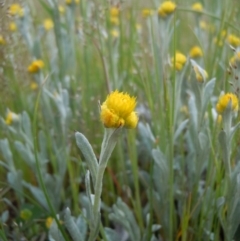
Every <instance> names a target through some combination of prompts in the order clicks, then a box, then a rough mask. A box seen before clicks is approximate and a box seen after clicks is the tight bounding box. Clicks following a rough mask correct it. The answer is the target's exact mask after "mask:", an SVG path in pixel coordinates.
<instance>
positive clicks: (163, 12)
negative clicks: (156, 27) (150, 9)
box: [158, 1, 177, 17]
mask: <svg viewBox="0 0 240 241" xmlns="http://www.w3.org/2000/svg"><path fill="white" fill-rule="evenodd" d="M176 7H177V6H176V4H175V3H174V2H172V1H165V2H163V3H162V4H161V5H160V7H159V8H158V14H159V15H160V16H161V17H167V16H168V15H170V14H171V13H173V12H174V11H175V9H176Z"/></svg>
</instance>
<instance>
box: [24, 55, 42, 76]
mask: <svg viewBox="0 0 240 241" xmlns="http://www.w3.org/2000/svg"><path fill="white" fill-rule="evenodd" d="M43 67H44V62H43V61H42V60H41V59H37V60H34V61H33V62H32V63H31V64H30V65H29V66H28V72H29V73H32V74H34V73H37V72H39V70H40V69H42V68H43Z"/></svg>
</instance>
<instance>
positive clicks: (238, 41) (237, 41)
mask: <svg viewBox="0 0 240 241" xmlns="http://www.w3.org/2000/svg"><path fill="white" fill-rule="evenodd" d="M227 40H228V43H229V44H231V45H232V46H233V47H238V46H240V38H238V37H237V36H236V35H233V34H229V35H228V37H227Z"/></svg>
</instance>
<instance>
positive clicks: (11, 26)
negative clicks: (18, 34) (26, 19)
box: [9, 22, 17, 32]
mask: <svg viewBox="0 0 240 241" xmlns="http://www.w3.org/2000/svg"><path fill="white" fill-rule="evenodd" d="M9 30H10V31H12V32H14V31H16V30H17V25H16V23H14V22H11V23H10V24H9Z"/></svg>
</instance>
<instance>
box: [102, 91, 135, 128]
mask: <svg viewBox="0 0 240 241" xmlns="http://www.w3.org/2000/svg"><path fill="white" fill-rule="evenodd" d="M135 107H136V98H135V97H131V96H129V95H128V94H127V93H123V92H119V91H117V90H116V91H114V92H112V93H111V94H109V95H108V97H107V99H106V101H105V102H103V104H102V105H101V120H102V122H103V124H104V126H105V127H106V128H119V127H123V126H125V127H126V128H135V127H136V126H137V123H138V116H137V113H136V112H135V111H134V109H135Z"/></svg>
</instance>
